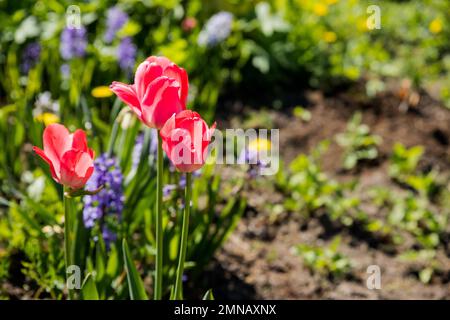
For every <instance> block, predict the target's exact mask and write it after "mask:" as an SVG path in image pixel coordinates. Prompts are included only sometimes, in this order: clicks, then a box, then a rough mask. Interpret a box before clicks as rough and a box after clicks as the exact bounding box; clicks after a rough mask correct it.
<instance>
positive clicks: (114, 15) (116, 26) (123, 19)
mask: <svg viewBox="0 0 450 320" xmlns="http://www.w3.org/2000/svg"><path fill="white" fill-rule="evenodd" d="M127 22H128V15H127V13H126V12H124V11H123V10H122V9H120V8H119V7H118V6H114V7H111V8H109V9H108V11H107V13H106V32H105V35H104V36H103V40H104V41H105V42H106V43H108V44H109V43H111V42H112V41H113V40H114V37H115V36H116V34H117V31H119V30H120V29H121V28H122V27H123V26H124V25H125V24H126V23H127Z"/></svg>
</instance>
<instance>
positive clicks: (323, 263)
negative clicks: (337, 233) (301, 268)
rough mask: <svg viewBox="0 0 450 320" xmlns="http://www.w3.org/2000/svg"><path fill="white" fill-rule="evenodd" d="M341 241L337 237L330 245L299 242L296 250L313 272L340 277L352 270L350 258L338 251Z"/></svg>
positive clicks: (334, 277) (335, 277)
mask: <svg viewBox="0 0 450 320" xmlns="http://www.w3.org/2000/svg"><path fill="white" fill-rule="evenodd" d="M340 241H341V239H340V238H339V237H336V238H334V239H333V241H332V242H331V243H330V244H329V245H328V246H310V245H306V244H299V245H297V246H295V247H294V252H295V253H296V254H297V255H299V256H300V257H301V258H302V259H303V262H304V263H305V265H306V266H307V267H308V268H309V269H310V270H311V271H312V272H314V273H318V274H321V275H326V276H329V277H331V278H332V279H340V278H342V277H344V276H346V275H348V274H349V273H350V271H351V263H350V260H349V259H348V258H347V257H346V256H345V255H343V254H342V253H340V252H339V251H338V250H339V245H340Z"/></svg>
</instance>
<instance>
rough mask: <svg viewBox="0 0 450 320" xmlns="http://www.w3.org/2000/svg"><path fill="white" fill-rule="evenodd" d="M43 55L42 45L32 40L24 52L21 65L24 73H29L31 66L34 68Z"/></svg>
mask: <svg viewBox="0 0 450 320" xmlns="http://www.w3.org/2000/svg"><path fill="white" fill-rule="evenodd" d="M40 55H41V45H40V44H39V43H37V42H32V43H30V44H28V45H27V46H26V47H25V50H24V51H23V54H22V64H21V65H20V71H22V73H23V74H27V73H28V72H29V71H30V70H31V68H33V67H34V66H35V65H36V63H37V62H38V60H39V57H40Z"/></svg>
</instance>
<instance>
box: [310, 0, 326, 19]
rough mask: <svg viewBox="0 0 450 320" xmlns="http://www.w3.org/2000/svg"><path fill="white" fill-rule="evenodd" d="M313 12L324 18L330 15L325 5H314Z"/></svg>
mask: <svg viewBox="0 0 450 320" xmlns="http://www.w3.org/2000/svg"><path fill="white" fill-rule="evenodd" d="M313 11H314V13H315V14H316V15H318V16H320V17H323V16H325V15H326V14H327V13H328V6H327V5H325V4H323V3H316V4H314V7H313Z"/></svg>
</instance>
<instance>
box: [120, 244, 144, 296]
mask: <svg viewBox="0 0 450 320" xmlns="http://www.w3.org/2000/svg"><path fill="white" fill-rule="evenodd" d="M122 249H123V260H124V264H125V271H126V272H127V280H128V288H129V290H130V298H131V300H148V297H147V294H146V293H145V289H144V284H143V283H142V279H141V277H140V276H139V273H138V271H137V270H136V266H135V265H134V262H133V260H132V259H131V255H130V251H129V250H128V245H127V241H126V240H125V239H123V242H122Z"/></svg>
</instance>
